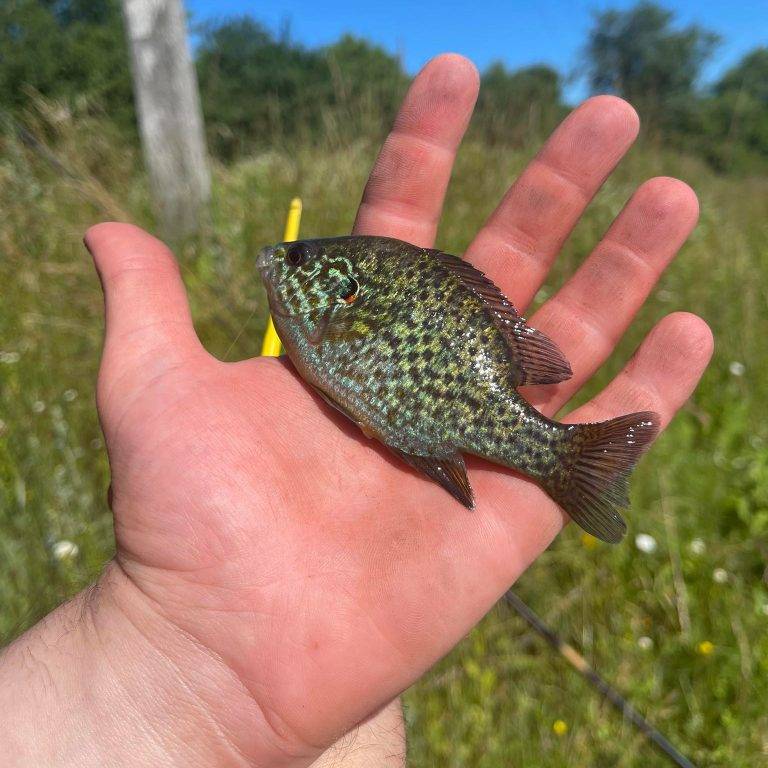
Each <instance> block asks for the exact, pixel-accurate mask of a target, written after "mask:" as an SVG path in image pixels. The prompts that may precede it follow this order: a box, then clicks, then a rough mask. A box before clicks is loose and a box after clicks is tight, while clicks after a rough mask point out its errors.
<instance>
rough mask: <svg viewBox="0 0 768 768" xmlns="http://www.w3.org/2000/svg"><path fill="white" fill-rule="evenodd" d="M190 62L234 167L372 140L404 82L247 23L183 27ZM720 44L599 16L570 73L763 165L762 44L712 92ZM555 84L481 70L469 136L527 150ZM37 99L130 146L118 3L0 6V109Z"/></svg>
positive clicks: (747, 166)
mask: <svg viewBox="0 0 768 768" xmlns="http://www.w3.org/2000/svg"><path fill="white" fill-rule="evenodd" d="M193 29H194V33H195V40H196V45H195V61H196V66H197V74H198V81H199V85H200V95H201V100H202V105H203V112H204V115H205V120H206V130H207V133H208V143H209V146H210V149H211V151H213V152H214V153H215V154H216V155H218V156H219V157H221V158H223V159H231V158H234V157H237V156H239V155H242V154H244V153H247V152H251V151H253V150H254V149H256V148H258V147H263V146H265V145H274V144H276V143H278V144H279V143H280V142H283V141H286V140H296V139H301V140H310V141H312V140H317V139H318V138H321V137H322V138H327V137H329V136H331V137H335V138H337V139H338V140H340V141H349V140H351V139H352V138H354V137H355V136H360V135H365V136H369V135H371V134H372V133H373V134H378V133H381V132H383V131H384V130H385V129H386V128H387V127H388V125H389V123H390V122H391V120H392V117H393V116H394V112H395V110H396V108H397V105H398V103H399V101H400V98H401V97H402V94H403V93H404V91H405V88H406V87H407V83H408V79H409V78H408V75H407V74H406V72H405V71H404V69H403V66H402V63H401V61H400V59H399V58H398V57H397V56H394V55H392V54H391V53H389V52H387V51H385V50H384V49H382V48H381V47H379V46H376V45H374V44H372V43H371V42H369V41H366V40H364V39H360V38H355V37H352V36H350V35H345V36H343V37H342V38H341V39H340V40H338V41H337V42H336V43H334V44H332V45H329V46H325V47H322V48H307V47H305V46H303V45H301V44H299V43H298V42H296V41H295V40H293V39H292V38H291V37H290V35H289V33H288V32H287V31H282V32H277V33H275V32H273V31H272V30H270V29H268V28H266V27H265V26H264V25H262V24H261V23H260V22H258V21H257V20H256V19H254V18H252V17H249V16H244V17H238V18H230V19H225V20H223V21H219V22H217V23H214V24H207V25H204V26H202V27H197V28H194V27H193ZM719 42H720V37H719V36H718V35H717V34H716V33H715V32H713V31H711V30H707V29H704V28H702V27H700V26H697V25H690V26H687V27H681V26H679V25H677V24H676V23H675V19H674V15H673V13H672V12H671V11H669V10H667V9H665V8H663V7H661V6H659V5H656V4H654V3H650V2H640V3H639V4H637V5H635V6H634V7H632V8H630V9H628V10H607V11H602V12H599V13H596V14H595V15H594V17H593V23H592V27H591V29H590V31H589V34H588V39H587V40H586V42H585V46H584V51H583V56H582V62H581V74H584V75H586V77H587V79H588V83H589V87H590V89H591V91H593V92H595V93H615V94H618V95H620V96H623V97H625V98H627V99H628V100H629V101H631V102H632V104H634V106H635V107H636V108H637V109H638V111H639V112H640V115H641V117H642V119H643V122H644V125H645V129H646V130H645V133H646V135H647V136H649V137H651V139H660V140H663V141H664V142H666V143H669V144H671V145H672V146H676V147H681V148H685V149H686V150H688V151H693V152H696V153H698V154H700V155H701V156H703V157H704V158H706V160H707V161H708V162H710V163H711V164H712V165H713V166H715V167H716V168H718V169H720V170H751V169H753V168H754V167H755V164H756V163H758V164H765V165H768V48H766V47H763V48H757V49H755V50H754V51H751V52H750V53H748V54H747V55H746V56H744V58H743V59H742V60H741V61H740V62H738V63H737V64H736V65H735V66H734V67H732V68H731V69H730V70H728V71H727V72H725V73H724V74H723V75H722V77H721V78H720V79H719V80H718V81H717V82H715V83H713V84H709V85H706V86H705V85H702V83H701V73H702V70H703V67H704V65H705V64H706V63H707V62H708V61H709V60H710V59H711V58H712V56H713V55H715V53H716V51H717V46H718V44H719ZM563 86H564V77H563V75H562V74H561V73H558V72H557V71H555V70H554V69H552V68H551V67H548V66H546V65H535V66H530V67H526V68H523V69H518V70H514V71H510V70H509V69H508V68H507V67H506V66H505V65H504V64H503V63H500V62H498V63H495V64H492V65H491V66H490V67H488V68H487V69H486V71H485V72H484V73H483V74H482V84H481V92H480V98H479V101H478V107H477V111H476V116H475V119H474V122H473V128H472V130H473V131H475V132H476V133H477V134H479V135H481V136H482V137H483V138H484V139H485V140H488V141H494V142H509V143H519V144H524V143H526V142H528V141H530V140H532V139H539V138H541V137H543V136H544V135H546V133H547V132H548V131H550V130H551V129H552V128H553V127H554V125H555V124H556V123H557V121H558V120H559V119H560V118H561V117H562V116H563V115H564V114H565V112H566V111H567V107H566V105H565V104H564V102H563ZM36 93H39V94H42V95H43V96H44V97H47V98H50V99H55V100H57V101H61V102H62V103H63V104H64V105H66V107H67V108H68V109H69V110H71V111H74V112H80V113H94V112H95V113H98V114H104V115H106V116H108V118H109V119H110V120H111V121H112V122H113V123H114V124H115V125H117V126H118V127H119V128H120V129H121V130H122V131H123V133H124V135H125V137H126V139H127V140H135V137H136V128H135V108H134V103H133V97H132V91H131V78H130V70H129V56H128V51H127V47H126V43H125V36H124V31H123V21H122V16H121V13H120V7H119V2H118V0H6V2H4V3H2V6H1V7H0V108H2V109H5V110H6V111H10V112H13V113H16V114H17V115H19V114H23V112H24V109H25V107H26V106H27V104H28V103H29V100H30V97H31V96H32V95H34V94H36Z"/></svg>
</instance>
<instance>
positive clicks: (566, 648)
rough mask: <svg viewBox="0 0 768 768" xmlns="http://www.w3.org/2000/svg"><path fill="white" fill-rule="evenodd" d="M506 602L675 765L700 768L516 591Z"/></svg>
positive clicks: (507, 597)
mask: <svg viewBox="0 0 768 768" xmlns="http://www.w3.org/2000/svg"><path fill="white" fill-rule="evenodd" d="M503 600H504V602H505V603H506V604H507V605H508V606H510V607H511V608H513V609H514V610H515V611H517V613H518V615H519V616H521V617H522V618H523V619H525V621H527V622H528V624H529V625H530V626H531V627H533V629H535V630H536V632H538V633H539V634H540V635H541V636H542V637H543V638H544V639H545V640H546V641H547V643H549V645H550V646H552V648H554V649H555V650H556V651H557V652H558V653H559V654H560V655H561V656H562V657H563V658H565V660H566V661H567V662H568V663H569V664H570V665H571V666H572V667H573V668H574V669H575V670H576V671H577V672H578V673H579V674H580V675H581V676H582V677H583V678H585V679H586V680H587V682H589V684H590V685H591V686H592V687H593V688H596V689H597V690H598V691H599V692H600V693H602V694H603V696H605V698H606V699H608V701H610V702H611V704H613V706H614V707H616V709H618V710H619V712H621V713H622V715H624V717H625V718H626V719H627V720H629V721H630V722H631V723H632V724H633V725H634V726H635V727H636V728H637V729H638V730H639V731H641V732H642V733H643V734H645V735H646V736H647V737H648V739H650V740H651V741H652V742H653V743H654V744H655V745H656V746H657V747H658V748H659V749H660V750H661V751H662V752H663V753H664V754H665V755H666V756H667V757H668V758H669V759H670V760H671V761H672V762H673V763H674V764H675V765H677V766H679V768H696V766H695V765H694V764H693V763H692V762H691V761H690V760H689V759H688V758H687V757H685V755H682V754H681V753H680V752H679V751H678V750H677V749H675V747H674V746H673V745H672V744H671V743H670V742H669V740H668V739H667V738H666V737H665V736H664V735H663V734H662V733H661V732H660V731H658V730H657V729H656V728H654V727H653V726H652V725H651V724H650V723H649V722H648V721H647V720H646V719H645V718H644V717H643V716H642V715H641V714H640V713H639V712H638V711H637V710H636V709H635V708H634V707H633V706H632V705H631V704H630V703H629V702H628V701H627V700H626V699H625V698H624V697H623V696H622V695H621V694H620V693H619V692H618V691H617V690H616V689H615V688H614V687H613V686H612V685H611V684H610V683H609V682H608V681H607V680H605V679H604V678H603V677H601V676H600V675H599V674H598V673H597V672H595V670H594V669H593V668H592V667H591V666H590V664H589V662H588V661H587V660H586V659H585V658H584V657H583V656H582V655H581V654H580V653H579V652H578V651H577V650H576V649H575V648H574V647H573V646H572V645H569V644H568V643H566V642H565V641H564V640H563V639H562V638H561V637H560V636H559V635H558V634H557V633H556V632H555V631H554V630H553V629H551V628H550V627H548V626H547V625H546V624H545V623H544V622H543V621H542V619H541V618H540V617H539V616H538V615H537V614H536V613H534V611H533V610H532V609H531V608H529V607H528V605H527V604H526V603H524V602H523V601H522V600H521V599H520V598H519V597H518V596H517V595H516V594H515V593H514V592H513V591H512V590H509V591H508V592H507V593H506V594H505V595H504V597H503Z"/></svg>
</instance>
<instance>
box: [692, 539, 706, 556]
mask: <svg viewBox="0 0 768 768" xmlns="http://www.w3.org/2000/svg"><path fill="white" fill-rule="evenodd" d="M688 549H689V550H690V551H691V554H692V555H703V554H704V552H705V550H706V549H707V545H706V544H705V543H704V539H691V543H690V544H689V545H688Z"/></svg>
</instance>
